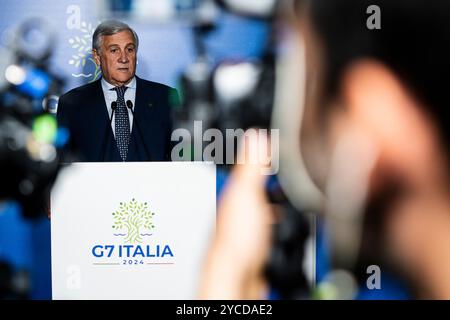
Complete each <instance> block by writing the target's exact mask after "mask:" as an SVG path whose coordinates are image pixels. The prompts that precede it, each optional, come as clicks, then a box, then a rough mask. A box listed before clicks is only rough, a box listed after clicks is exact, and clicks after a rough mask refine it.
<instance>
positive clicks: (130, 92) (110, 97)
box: [101, 77, 136, 137]
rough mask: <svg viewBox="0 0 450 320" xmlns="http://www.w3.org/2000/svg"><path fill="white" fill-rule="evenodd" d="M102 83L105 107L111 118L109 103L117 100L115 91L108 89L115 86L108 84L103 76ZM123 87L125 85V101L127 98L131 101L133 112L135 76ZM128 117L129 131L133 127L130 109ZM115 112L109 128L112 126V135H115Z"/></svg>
mask: <svg viewBox="0 0 450 320" xmlns="http://www.w3.org/2000/svg"><path fill="white" fill-rule="evenodd" d="M101 83H102V89H103V95H104V96H105V102H106V109H107V110H108V116H109V119H111V113H112V109H111V103H112V102H113V101H116V100H117V92H116V91H114V90H110V89H112V88H114V87H115V86H114V85H112V84H110V83H109V82H108V81H106V80H105V78H102V80H101ZM125 87H127V90H126V91H125V97H124V98H125V101H127V100H131V102H133V112H134V110H135V109H134V105H135V100H136V77H133V79H131V81H130V82H129V83H128V84H127V85H125ZM127 110H128V118H129V119H130V133H131V131H132V129H133V113H131V110H130V109H128V108H127ZM115 118H116V113H115V112H114V115H113V118H112V122H111V128H112V132H113V134H114V137H115V136H116V126H115V121H116V119H115Z"/></svg>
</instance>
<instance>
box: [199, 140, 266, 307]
mask: <svg viewBox="0 0 450 320" xmlns="http://www.w3.org/2000/svg"><path fill="white" fill-rule="evenodd" d="M259 138H260V139H258V136H257V135H256V134H255V135H251V137H250V139H249V140H248V141H247V142H246V143H245V144H244V145H243V147H245V148H241V152H240V154H239V157H241V158H240V159H241V160H242V157H243V156H245V157H246V158H245V159H247V160H248V159H258V156H259V155H260V154H261V153H260V151H261V150H270V148H268V144H269V141H268V139H267V137H265V136H261V135H260V136H259ZM266 148H268V149H266ZM252 156H253V158H252ZM238 163H242V161H238ZM264 169H267V168H265V165H264V164H263V163H260V161H259V163H249V162H248V161H246V163H245V164H237V165H236V166H235V168H234V169H233V172H232V174H231V176H230V178H229V180H228V184H227V186H226V189H225V190H224V193H223V195H222V198H221V202H220V205H219V208H218V222H217V231H216V237H215V239H214V242H213V244H212V246H211V248H210V252H209V255H208V259H207V263H206V266H205V272H204V273H203V274H204V277H203V279H202V284H201V288H200V299H262V298H264V294H265V283H264V279H263V270H264V266H265V263H266V261H267V259H268V255H269V251H270V244H271V230H272V217H271V211H270V207H269V203H268V201H267V198H266V194H265V188H264V187H265V181H266V178H267V176H265V175H264V174H263V172H266V171H265V170H264Z"/></svg>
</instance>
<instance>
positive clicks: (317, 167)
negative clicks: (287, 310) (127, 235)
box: [200, 0, 450, 299]
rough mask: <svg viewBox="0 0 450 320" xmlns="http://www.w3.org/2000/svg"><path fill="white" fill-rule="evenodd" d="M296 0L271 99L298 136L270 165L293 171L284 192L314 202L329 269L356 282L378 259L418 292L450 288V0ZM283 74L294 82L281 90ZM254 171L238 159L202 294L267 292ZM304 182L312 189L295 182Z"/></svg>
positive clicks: (265, 224) (426, 294) (259, 188)
mask: <svg viewBox="0 0 450 320" xmlns="http://www.w3.org/2000/svg"><path fill="white" fill-rule="evenodd" d="M373 5H376V6H377V8H379V13H380V18H381V19H380V20H379V25H378V26H377V27H376V28H371V26H373V24H371V22H370V19H371V14H370V13H372V12H375V11H370V10H369V8H372V9H373V8H374V7H373ZM371 6H372V7H371ZM295 7H296V17H295V18H294V17H291V18H292V21H291V30H290V32H291V33H292V38H293V39H294V42H295V44H294V45H292V46H290V47H289V48H290V49H291V55H292V56H293V57H294V58H293V60H292V61H294V62H292V66H291V67H290V68H284V69H287V70H289V72H287V73H286V71H285V74H284V76H281V77H280V78H279V80H277V81H281V82H280V83H278V84H277V87H278V91H279V92H278V93H277V94H278V95H279V100H280V101H282V102H283V103H282V104H281V103H280V105H275V108H284V109H285V110H287V111H285V112H284V114H281V115H279V116H280V117H282V118H283V119H278V120H279V123H283V121H284V122H285V123H288V122H289V121H293V120H292V119H293V118H294V116H297V118H295V119H294V121H295V122H296V123H297V125H298V127H297V129H298V130H297V132H296V131H295V130H293V131H292V132H294V133H298V135H296V136H291V137H290V138H291V139H292V141H295V143H292V145H291V146H292V148H291V149H290V150H289V152H287V156H286V150H283V146H281V150H280V153H281V155H282V157H281V162H280V170H282V171H283V170H284V172H286V171H287V172H288V175H290V177H291V181H289V183H285V186H287V188H288V189H289V188H291V189H290V190H286V191H287V193H288V194H290V196H291V200H293V201H297V202H299V203H302V202H303V203H304V204H305V209H307V210H310V211H313V212H314V213H317V214H323V218H324V220H325V223H326V230H327V232H328V233H329V238H330V246H331V251H332V252H331V253H330V254H331V258H332V259H331V261H332V267H333V268H335V269H343V270H347V271H349V272H350V273H351V274H352V275H354V277H355V278H356V279H357V280H358V281H359V282H360V283H363V284H365V279H367V277H368V275H367V273H366V270H367V268H368V267H369V266H371V265H375V266H377V267H379V268H380V270H381V281H382V280H383V275H384V274H385V272H388V273H390V274H394V275H395V276H396V277H398V278H399V279H401V280H402V281H404V282H405V283H406V284H407V285H408V287H409V288H410V290H411V293H412V294H413V296H414V297H416V298H432V299H450V273H449V272H448V270H450V188H449V187H450V186H449V183H450V179H449V173H450V162H449V160H450V159H449V155H450V126H448V123H449V121H450V108H449V106H450V96H449V94H448V89H447V88H446V87H447V85H448V74H449V72H450V60H449V58H448V57H449V53H450V52H449V51H450V37H449V34H450V3H448V2H447V1H442V0H426V1H425V0H381V1H364V0H334V1H329V0H312V1H296V2H295ZM295 56H297V58H298V59H297V61H295ZM286 74H287V75H286ZM289 79H290V80H289ZM283 81H284V82H283ZM283 86H285V87H290V88H293V90H290V91H289V92H288V93H287V94H286V93H284V94H283V92H282V91H283ZM280 88H281V89H280ZM285 91H286V90H285ZM280 92H281V93H280ZM283 95H284V97H282V96H283ZM289 108H290V109H289ZM285 127H286V128H287V127H288V125H286V126H285ZM279 128H283V130H284V127H281V126H279ZM286 139H287V138H286ZM281 140H282V141H284V140H283V132H281ZM247 147H248V148H249V150H250V152H252V150H254V148H258V146H255V145H253V146H252V145H248V146H247ZM255 152H257V151H255ZM293 160H295V161H293ZM283 161H284V162H283ZM296 161H297V163H296ZM296 165H297V167H296ZM302 168H303V169H305V170H303V171H305V172H306V174H300V172H301V171H302V170H301V169H302ZM260 172H261V171H260V170H259V169H258V168H257V166H256V165H237V166H236V168H235V171H234V173H233V174H232V177H231V179H230V181H229V184H228V187H227V190H226V191H225V194H224V195H223V198H222V201H221V206H220V207H219V213H218V214H219V216H218V227H217V236H216V239H215V242H214V244H213V246H212V247H211V251H210V255H209V259H208V262H207V265H206V267H205V277H204V281H203V283H202V286H201V291H200V298H212V299H221V298H224V299H235V298H239V299H246V298H250V299H258V298H265V297H267V295H266V294H267V285H266V284H265V281H264V268H265V265H266V263H267V259H268V256H269V252H270V243H271V242H270V241H271V221H272V213H271V211H270V207H269V205H268V202H267V199H266V197H265V192H264V181H265V177H264V176H262V175H261V174H260ZM296 177H298V178H297V181H292V179H295V178H296ZM307 184H311V187H310V188H309V190H308V192H309V193H305V192H303V191H300V189H305V185H307ZM285 188H286V187H285ZM297 191H298V192H297ZM294 198H295V199H294ZM364 277H365V278H364ZM381 285H383V282H381Z"/></svg>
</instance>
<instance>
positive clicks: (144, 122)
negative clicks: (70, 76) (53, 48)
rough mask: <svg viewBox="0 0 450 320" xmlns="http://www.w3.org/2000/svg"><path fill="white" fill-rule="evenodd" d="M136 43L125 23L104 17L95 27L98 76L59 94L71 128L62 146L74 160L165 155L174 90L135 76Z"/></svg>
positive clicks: (62, 116)
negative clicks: (99, 68) (97, 78)
mask: <svg viewBox="0 0 450 320" xmlns="http://www.w3.org/2000/svg"><path fill="white" fill-rule="evenodd" d="M138 45H139V40H138V36H137V34H136V32H135V31H134V30H133V29H131V28H130V27H129V26H128V25H127V24H125V23H122V22H119V21H106V22H103V23H101V24H100V25H99V26H98V27H97V29H96V30H95V32H94V35H93V40H92V46H93V50H92V54H93V57H94V60H95V62H96V64H97V65H99V66H100V67H101V70H102V78H101V79H100V80H97V81H95V82H93V83H90V84H87V85H84V86H81V87H78V88H75V89H73V90H71V91H69V92H68V93H66V94H64V95H62V96H61V97H60V100H59V105H58V112H57V118H58V123H59V126H62V127H65V128H67V129H68V130H69V133H70V138H69V142H68V145H67V148H66V149H67V150H65V151H69V152H70V154H72V155H75V157H76V160H77V161H88V162H91V161H164V160H169V158H170V145H171V144H170V136H171V131H172V120H171V112H170V110H171V101H175V102H176V101H177V100H178V94H177V91H176V90H175V89H173V88H170V87H168V86H166V85H163V84H159V83H156V82H151V81H146V80H143V79H140V78H139V77H137V76H135V72H136V55H137V50H138ZM64 155H65V156H66V155H67V153H66V152H64ZM65 156H64V157H63V159H64V158H65V159H66V161H67V157H65Z"/></svg>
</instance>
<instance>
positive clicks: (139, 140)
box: [127, 76, 156, 161]
mask: <svg viewBox="0 0 450 320" xmlns="http://www.w3.org/2000/svg"><path fill="white" fill-rule="evenodd" d="M150 89H151V88H150V87H148V86H145V83H144V82H143V81H142V80H141V79H140V78H138V77H137V76H136V100H135V106H134V117H133V130H132V134H131V144H130V147H129V150H128V156H127V159H128V160H129V161H133V160H135V161H136V160H139V161H142V160H150V159H147V158H148V156H147V154H146V152H145V147H144V143H145V145H146V146H147V147H148V148H149V153H150V157H151V154H152V150H151V145H152V144H151V137H152V130H153V128H154V127H155V126H154V125H153V121H155V120H156V118H155V117H154V116H153V115H152V108H151V107H150V105H151V103H152V101H151V94H152V93H151V92H150ZM137 122H139V128H140V129H141V133H142V137H141V136H140V133H139V131H138V130H139V129H138V124H137ZM138 149H139V150H138Z"/></svg>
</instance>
